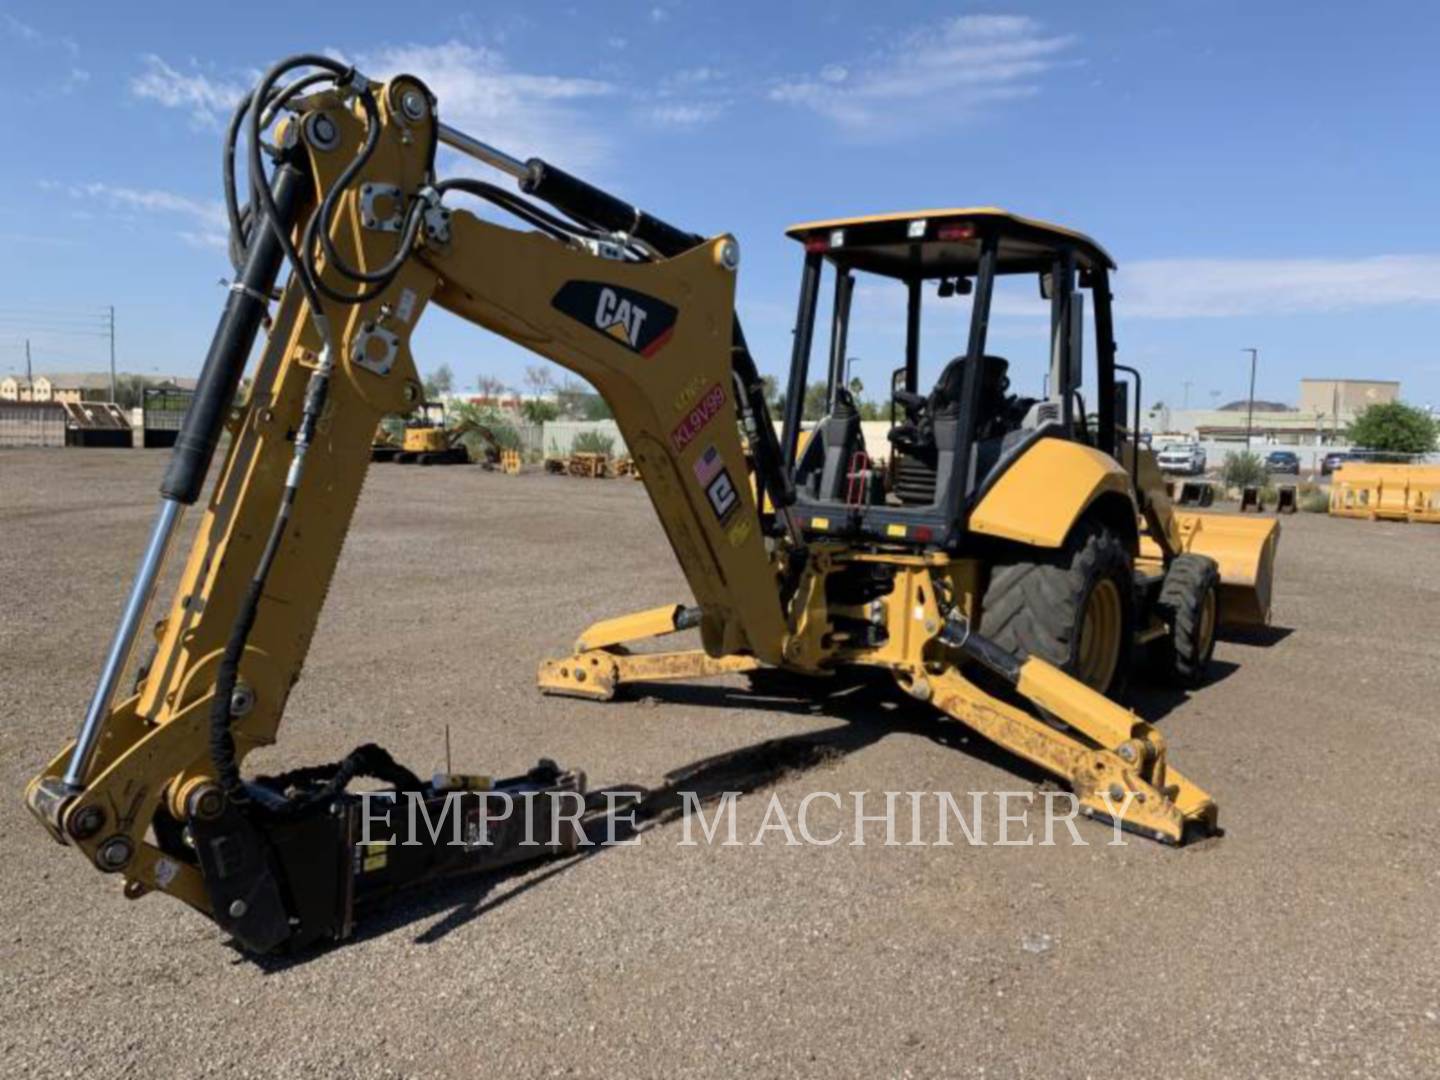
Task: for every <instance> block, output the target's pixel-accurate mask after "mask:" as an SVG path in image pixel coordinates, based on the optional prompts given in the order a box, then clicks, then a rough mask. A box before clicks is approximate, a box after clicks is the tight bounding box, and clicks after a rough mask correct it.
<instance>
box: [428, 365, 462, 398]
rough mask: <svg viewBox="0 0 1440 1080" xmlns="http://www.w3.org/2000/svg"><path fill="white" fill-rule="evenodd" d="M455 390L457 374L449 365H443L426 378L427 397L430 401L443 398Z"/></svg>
mask: <svg viewBox="0 0 1440 1080" xmlns="http://www.w3.org/2000/svg"><path fill="white" fill-rule="evenodd" d="M453 389H455V373H454V372H453V371H451V370H450V365H449V364H441V365H440V366H439V367H438V368H436V369H435V370H434V371H432V372H431V373H430V374H429V375H427V376H425V397H426V399H427V400H429V401H434V400H435V399H437V398H442V397H444V396H445V395H446V394H448V393H450V391H451V390H453Z"/></svg>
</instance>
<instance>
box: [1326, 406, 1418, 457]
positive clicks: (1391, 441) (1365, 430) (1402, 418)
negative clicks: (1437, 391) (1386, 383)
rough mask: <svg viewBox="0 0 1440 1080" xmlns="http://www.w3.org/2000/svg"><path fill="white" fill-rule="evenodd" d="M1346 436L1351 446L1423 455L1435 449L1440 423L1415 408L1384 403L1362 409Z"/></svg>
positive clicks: (1351, 423) (1347, 429)
mask: <svg viewBox="0 0 1440 1080" xmlns="http://www.w3.org/2000/svg"><path fill="white" fill-rule="evenodd" d="M1345 434H1346V435H1347V436H1348V437H1349V439H1350V441H1351V442H1352V443H1353V444H1354V445H1356V446H1363V447H1365V448H1366V449H1368V450H1388V451H1391V452H1392V453H1399V454H1425V453H1429V452H1430V451H1431V450H1434V449H1435V443H1436V439H1437V437H1440V422H1437V421H1436V420H1435V419H1434V418H1433V417H1432V416H1431V415H1430V414H1429V413H1427V412H1426V411H1425V410H1424V409H1417V408H1416V407H1415V406H1414V405H1406V404H1405V403H1404V402H1403V401H1387V402H1383V403H1381V404H1378V405H1371V406H1369V407H1367V408H1365V409H1363V410H1361V412H1360V414H1359V415H1358V416H1356V417H1355V419H1354V420H1352V421H1351V422H1350V426H1349V427H1348V428H1346V430H1345Z"/></svg>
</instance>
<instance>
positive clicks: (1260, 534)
mask: <svg viewBox="0 0 1440 1080" xmlns="http://www.w3.org/2000/svg"><path fill="white" fill-rule="evenodd" d="M1174 513H1175V523H1176V526H1177V529H1178V531H1179V533H1180V535H1181V537H1183V544H1184V550H1185V551H1187V552H1191V553H1193V554H1196V555H1208V556H1209V557H1210V558H1212V559H1214V560H1215V561H1216V563H1218V564H1219V566H1220V625H1221V626H1222V627H1233V626H1264V625H1265V624H1267V623H1268V622H1269V621H1270V589H1271V585H1272V583H1273V581H1274V576H1275V548H1276V546H1277V545H1278V544H1279V541H1280V523H1279V522H1278V521H1276V520H1275V519H1274V518H1253V517H1239V516H1237V515H1234V514H1206V513H1198V512H1195V511H1187V510H1176V511H1175V512H1174Z"/></svg>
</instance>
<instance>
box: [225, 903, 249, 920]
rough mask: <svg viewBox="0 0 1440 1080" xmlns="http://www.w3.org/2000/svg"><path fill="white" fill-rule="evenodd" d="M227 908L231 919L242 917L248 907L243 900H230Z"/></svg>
mask: <svg viewBox="0 0 1440 1080" xmlns="http://www.w3.org/2000/svg"><path fill="white" fill-rule="evenodd" d="M229 910H230V917H231V918H232V919H243V918H244V917H245V912H247V911H249V910H250V908H249V906H248V905H247V904H246V903H245V901H244V900H231V901H230V909H229Z"/></svg>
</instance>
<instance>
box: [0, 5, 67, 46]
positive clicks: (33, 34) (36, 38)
mask: <svg viewBox="0 0 1440 1080" xmlns="http://www.w3.org/2000/svg"><path fill="white" fill-rule="evenodd" d="M0 19H3V20H4V23H5V29H6V31H7V32H8V33H9V34H10V36H11V37H14V38H17V39H19V40H20V41H22V42H24V43H25V44H26V45H28V46H29V47H31V48H34V49H43V48H48V47H49V46H52V45H53V46H56V47H58V48H61V49H64V50H65V51H66V52H67V53H69V54H70V55H71V56H72V57H74V56H79V55H80V46H79V45H78V44H77V43H76V41H75V39H74V38H72V37H65V36H64V35H57V34H47V33H45V32H44V31H42V30H37V29H36V28H35V27H33V26H31V25H30V24H29V23H23V22H21V21H20V20H19V19H17V18H15V16H14V15H10V14H4V15H0Z"/></svg>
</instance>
